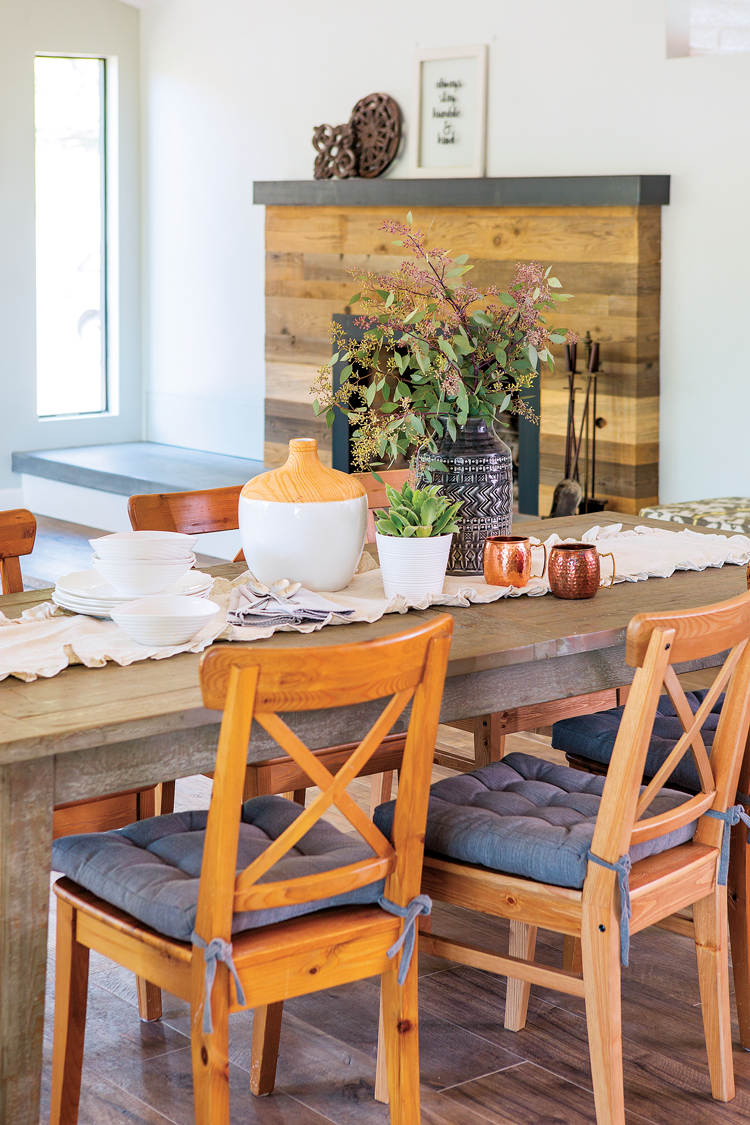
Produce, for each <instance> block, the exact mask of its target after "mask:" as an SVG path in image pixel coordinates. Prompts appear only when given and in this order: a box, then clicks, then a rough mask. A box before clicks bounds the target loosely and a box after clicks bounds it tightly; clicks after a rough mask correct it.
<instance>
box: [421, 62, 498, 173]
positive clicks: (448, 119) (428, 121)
mask: <svg viewBox="0 0 750 1125" xmlns="http://www.w3.org/2000/svg"><path fill="white" fill-rule="evenodd" d="M486 112H487V47H486V45H484V44H483V45H481V46H478V47H444V48H436V49H434V50H429V51H417V52H415V62H414V122H415V124H416V134H417V136H416V141H417V144H416V153H415V163H414V169H413V172H414V175H415V176H425V177H437V176H483V175H484V151H485V122H486Z"/></svg>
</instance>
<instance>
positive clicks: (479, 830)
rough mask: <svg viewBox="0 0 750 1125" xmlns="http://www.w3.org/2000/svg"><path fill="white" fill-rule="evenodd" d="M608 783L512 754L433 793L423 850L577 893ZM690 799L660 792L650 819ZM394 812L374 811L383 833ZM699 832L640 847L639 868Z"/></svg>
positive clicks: (689, 828)
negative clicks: (655, 855) (605, 784)
mask: <svg viewBox="0 0 750 1125" xmlns="http://www.w3.org/2000/svg"><path fill="white" fill-rule="evenodd" d="M605 780H606V779H605V778H603V777H600V776H596V775H594V774H588V773H583V772H581V771H580V770H573V769H570V768H569V767H567V766H556V765H553V764H552V763H551V762H545V761H542V760H541V759H540V758H533V757H531V756H530V755H528V754H508V755H507V756H506V757H505V758H503V759H502V761H499V762H492V763H491V764H490V765H488V766H482V768H481V769H478V770H473V771H472V772H471V773H464V774H459V775H458V776H457V777H448V778H445V780H443V781H438V782H437V784H436V785H433V786H432V787H431V789H430V802H429V806H428V811H427V832H426V836H425V848H426V849H427V851H429V852H434V853H436V854H438V855H443V856H448V857H450V858H451V859H460V860H464V861H465V862H468V863H478V864H481V865H482V866H483V867H489V868H491V869H492V870H494V871H503V872H505V873H506V874H508V875H522V876H525V877H526V878H528V879H535V880H537V881H538V882H541V883H551V884H553V885H554V886H558V887H577V888H580V887H582V886H583V881H584V879H585V877H586V867H587V853H588V850H589V848H590V847H591V839H592V837H593V834H594V824H595V823H596V816H597V813H598V811H599V802H600V799H601V794H602V790H603V788H604V782H605ZM688 799H689V798H688V797H687V795H686V794H685V793H677V792H674V791H673V790H669V789H662V790H661V792H660V794H659V795H658V796H657V797H656V798H655V799H654V801H653V802H652V804H651V806H650V807H649V809H647V811H646V816H647V817H648V816H656V815H657V814H658V813H662V812H666V811H667V810H669V809H672V808H674V807H675V806H676V805H681V804H682V803H683V802H684V801H687V800H688ZM394 806H395V802H394V801H390V802H388V804H385V805H380V806H379V807H378V808H377V809H376V811H375V823H376V824H377V826H378V828H379V829H380V830H381V832H383V833H384V834H386V835H388V834H390V831H391V828H392V826H393V812H394ZM694 832H695V822H693V823H692V824H689V825H686V826H685V827H684V828H680V829H678V830H677V831H675V832H671V833H669V835H667V836H659V837H657V839H655V840H649V841H648V842H647V843H645V844H638V845H637V846H636V847H634V848H631V851H630V858H631V860H632V861H633V862H635V861H636V860H639V859H643V858H645V857H646V856H647V855H653V854H654V853H656V852H661V851H665V850H666V849H667V848H672V847H674V846H675V845H676V844H682V843H685V842H686V841H687V840H690V839H691V838H692V836H693V834H694Z"/></svg>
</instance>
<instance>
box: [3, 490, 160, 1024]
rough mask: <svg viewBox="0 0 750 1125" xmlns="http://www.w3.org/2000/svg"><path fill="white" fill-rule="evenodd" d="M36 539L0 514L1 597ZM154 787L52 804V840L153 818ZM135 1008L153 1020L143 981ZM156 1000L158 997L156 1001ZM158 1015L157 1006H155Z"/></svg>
mask: <svg viewBox="0 0 750 1125" xmlns="http://www.w3.org/2000/svg"><path fill="white" fill-rule="evenodd" d="M35 540H36V519H35V518H34V516H33V514H32V513H31V512H29V511H27V510H26V508H14V509H13V510H12V511H8V512H0V578H2V589H3V593H4V594H20V593H22V592H23V576H22V574H21V564H20V561H19V556H21V555H30V554H31V553H32V552H33V550H34V543H35ZM159 798H160V790H159V787H158V786H150V787H149V788H148V789H128V790H125V791H123V792H121V793H110V794H108V795H107V796H106V797H99V798H95V799H94V800H90V799H87V800H85V801H71V802H69V803H67V804H63V805H55V809H54V813H53V817H52V835H53V837H54V839H56V840H57V839H59V838H60V837H61V836H72V835H74V834H77V833H79V832H105V831H107V830H108V829H111V828H122V827H124V826H125V825H126V824H130V823H131V821H133V820H140V819H144V818H145V817H149V816H154V815H155V813H156V812H158V811H159V808H158V804H159ZM137 985H138V1007H139V1011H140V1013H141V1016H142V1017H143V1018H144V1019H154V1018H155V1015H154V1012H155V1007H154V1000H155V999H156V998H155V997H154V996H153V994H152V992H151V990H150V989H149V987H148V983H147V982H146V981H144V980H138V981H137ZM158 999H159V1000H160V998H158ZM159 1014H161V1007H160V1005H159Z"/></svg>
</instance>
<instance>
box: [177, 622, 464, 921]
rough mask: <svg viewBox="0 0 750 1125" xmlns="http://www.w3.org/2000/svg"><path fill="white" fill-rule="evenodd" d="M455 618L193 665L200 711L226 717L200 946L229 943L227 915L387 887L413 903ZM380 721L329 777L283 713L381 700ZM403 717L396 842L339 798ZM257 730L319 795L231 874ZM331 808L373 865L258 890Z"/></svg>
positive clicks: (237, 651)
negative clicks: (360, 639)
mask: <svg viewBox="0 0 750 1125" xmlns="http://www.w3.org/2000/svg"><path fill="white" fill-rule="evenodd" d="M452 632H453V618H452V617H451V616H450V615H448V614H442V615H441V616H439V617H437V618H435V619H434V620H433V621H431V622H429V623H428V624H425V625H418V626H415V628H413V629H410V630H409V631H407V632H403V633H399V634H398V635H396V636H393V637H383V638H381V639H378V640H374V641H367V642H364V643H361V644H354V645H336V646H334V647H328V648H315V649H310V648H304V649H249V648H240V647H238V646H235V645H228V646H222V647H215V648H211V649H209V650H208V651H207V652H206V653H204V655H203V657H202V659H201V664H200V676H201V688H202V691H203V702H204V704H205V706H206V707H208V708H211V709H215V710H219V709H223V711H224V716H223V721H222V724H221V734H220V736H219V747H218V751H217V756H216V769H215V771H214V788H213V795H212V798H211V807H210V810H209V814H208V824H207V828H206V840H205V846H204V851H203V865H202V868H201V883H200V893H199V897H198V912H197V917H196V930H197V932H198V933H199V934H200V935H201V937H203V938H204V939H205V940H206V941H210V940H211V939H212V938H214V937H222V938H224V940H227V941H228V940H230V937H231V929H232V914H233V912H238V911H245V910H252V909H264V908H269V907H274V906H283V905H288V904H289V903H292V902H314V901H318V900H320V899H323V898H328V897H330V896H333V895H336V894H341V893H342V892H343V891H347V890H353V889H354V888H356V887H361V886H365V885H366V884H368V883H372V882H375V881H377V880H379V879H381V878H385V879H386V894H387V895H388V897H389V898H390V899H392V900H393V901H395V902H398V903H399V904H401V905H405V904H406V903H407V902H408V901H409V900H410V899H411V898H413V897H414V895H416V894H418V893H419V887H420V880H421V867H422V853H423V847H424V826H425V819H426V816H427V800H428V790H429V785H430V777H431V771H432V758H433V754H434V750H435V738H436V736H437V725H438V716H439V711H440V700H441V697H442V692H443V681H444V679H445V670H446V666H447V662H448V651H449V648H450V641H451V635H452ZM389 696H390V699H389V700H388V702H387V703H386V704H385V706H384V708H383V710H382V712H381V713H380V716H379V718H378V719H377V720H376V721H375V723H374V724H373V726H372V727H371V729H370V730H369V731H368V733H367V734H366V735H365V737H364V738H363V739H362V741H361V742H360V743H359V745H358V746H357V747H356V748H355V749H353V751H352V753H351V754H350V755H349V757H348V758H347V760H346V762H345V763H344V765H343V766H342V767H341V768H340V769H339V771H338V772H337V774H336V775H335V777H334V776H333V775H332V774H331V773H330V772H329V771H328V770H327V769H326V767H325V766H324V765H323V764H322V762H320V761H319V759H317V758H316V757H315V755H314V754H313V753H312V752H311V751H310V750H309V749H308V748H307V747H306V746H305V744H304V743H303V742H302V741H301V740H300V739H299V738H298V737H297V735H296V734H294V733H293V731H292V730H291V729H290V727H289V726H288V725H287V724H286V723H285V722H284V720H283V719H282V718H281V714H283V713H284V712H285V711H297V712H299V711H311V710H319V709H321V708H334V707H347V706H351V705H353V704H360V703H368V702H371V701H374V700H384V699H386V698H387V697H389ZM409 702H411V717H410V722H409V729H408V733H407V737H406V746H405V749H404V757H403V763H402V766H401V771H400V774H399V787H398V797H397V799H396V812H395V820H394V826H393V833H392V840H393V842H392V843H391V842H390V841H389V840H387V839H386V838H385V836H383V835H382V833H381V832H380V831H379V830H378V829H377V828H376V827H375V825H374V824H373V823H372V821H371V820H370V819H369V817H368V816H367V815H366V814H365V813H364V812H363V811H362V809H360V807H359V806H358V805H357V804H356V803H355V801H354V800H353V799H352V798H351V797H350V796H349V795H348V794H347V792H346V785H347V784H348V783H349V782H350V781H351V780H352V778H354V777H356V776H357V774H358V773H359V771H360V770H361V768H362V766H363V765H364V764H365V763H366V762H367V760H368V759H369V758H370V757H371V755H372V754H373V753H374V752H375V750H376V749H377V747H378V746H379V745H380V743H381V742H382V741H383V738H384V737H385V735H387V734H388V732H389V731H390V730H391V728H392V726H393V724H394V723H395V722H396V720H397V719H398V717H399V715H400V714H401V713H402V711H403V710H404V708H405V707H406V706H407V704H408V703H409ZM253 721H255V722H257V723H258V724H259V725H260V726H262V727H263V728H264V729H265V730H266V731H267V732H268V733H269V734H270V735H271V736H272V737H273V738H274V739H275V740H276V742H278V744H279V745H280V746H281V747H282V749H283V750H284V751H285V752H286V753H287V754H289V755H290V757H292V758H293V759H294V760H295V761H296V762H297V764H298V765H299V766H300V767H301V768H302V769H303V770H304V771H305V772H306V773H307V774H308V776H309V777H310V778H311V779H312V780H313V782H314V783H315V784H316V785H318V786H319V787H320V790H321V792H320V794H319V795H318V796H317V797H316V798H315V799H314V800H313V801H312V802H311V804H310V805H309V806H308V807H307V808H306V809H305V810H304V812H303V813H301V815H300V816H299V817H297V819H296V820H295V821H294V822H293V823H292V824H291V825H290V826H289V827H288V828H287V829H286V830H285V831H284V832H282V833H281V835H280V836H279V837H278V839H276V840H275V841H273V843H272V844H271V845H270V846H269V847H268V848H267V849H266V850H265V851H264V852H263V853H262V854H261V855H260V856H259V857H258V858H257V859H255V860H254V861H253V862H252V863H251V864H250V866H249V867H246V868H245V869H244V871H242V872H240V874H239V875H235V869H236V862H237V844H238V839H239V825H240V817H241V808H242V787H243V780H244V776H245V766H246V762H247V746H248V739H249V737H250V728H251V725H252V723H253ZM331 805H336V807H337V808H338V809H339V810H340V811H341V812H342V813H343V815H344V816H345V817H346V819H347V820H348V821H349V822H350V823H351V824H352V825H353V827H354V828H355V829H356V830H357V831H358V832H359V834H360V835H361V836H362V837H363V839H364V840H365V841H366V842H367V843H368V844H369V845H370V847H371V848H372V850H373V852H374V856H373V857H372V858H370V859H365V860H361V861H359V862H356V863H351V864H349V865H347V866H346V867H343V868H338V869H336V870H333V871H328V872H325V873H323V874H317V875H311V876H308V877H306V878H297V879H287V880H283V881H277V882H272V883H258V879H260V878H261V877H262V876H263V875H264V874H265V873H266V872H267V871H268V870H269V869H270V868H271V867H272V866H273V864H275V863H276V862H277V861H278V860H279V859H280V858H281V857H282V856H283V855H285V854H286V852H288V851H289V849H290V848H292V847H294V845H295V844H296V842H297V841H298V840H299V839H300V837H301V836H303V835H304V833H305V832H307V831H308V830H309V829H310V828H311V827H312V825H313V824H315V822H316V821H318V820H319V819H320V818H321V817H322V816H323V815H324V813H325V812H326V810H327V809H328V808H330V807H331Z"/></svg>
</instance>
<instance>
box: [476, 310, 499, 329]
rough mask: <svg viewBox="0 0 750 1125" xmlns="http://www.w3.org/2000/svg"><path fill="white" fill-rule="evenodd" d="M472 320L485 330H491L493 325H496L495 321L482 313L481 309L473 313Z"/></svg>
mask: <svg viewBox="0 0 750 1125" xmlns="http://www.w3.org/2000/svg"><path fill="white" fill-rule="evenodd" d="M471 319H472V320H473V321H474V323H475V324H479V325H481V326H482V327H483V328H491V327H492V325H493V324H494V323H495V322H494V320H493V319H492V317H491V316H487V313H484V312H482V311H481V309H477V311H476V312H473V313H472V314H471Z"/></svg>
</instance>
